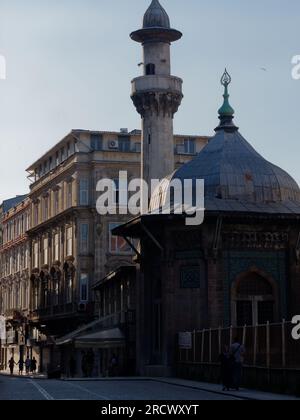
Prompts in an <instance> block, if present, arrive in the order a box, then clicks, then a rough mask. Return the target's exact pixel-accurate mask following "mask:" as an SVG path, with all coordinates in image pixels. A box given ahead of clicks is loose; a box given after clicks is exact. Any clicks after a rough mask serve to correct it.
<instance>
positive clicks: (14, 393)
mask: <svg viewBox="0 0 300 420" xmlns="http://www.w3.org/2000/svg"><path fill="white" fill-rule="evenodd" d="M0 400H17V401H20V400H21V401H25V400H27V401H28V400H29V401H36V400H52V401H53V400H71V401H72V400H84V401H86V400H95V401H110V400H111V401H113V400H125V401H130V400H148V401H156V400H157V401H174V400H175V401H176V400H183V401H189V400H193V401H195V400H201V401H205V400H235V398H233V397H229V396H223V395H219V394H214V393H210V392H204V391H200V390H194V389H190V388H186V387H183V386H179V385H170V384H165V383H159V382H152V381H117V380H116V381H84V382H79V381H72V382H70V381H49V380H32V379H27V378H26V379H25V378H24V379H19V378H10V377H4V376H1V377H0Z"/></svg>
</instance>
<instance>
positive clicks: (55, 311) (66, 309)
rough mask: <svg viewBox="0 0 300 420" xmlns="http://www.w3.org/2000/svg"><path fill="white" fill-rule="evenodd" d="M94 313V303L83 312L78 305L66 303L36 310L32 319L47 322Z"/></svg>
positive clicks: (88, 305) (89, 304)
mask: <svg viewBox="0 0 300 420" xmlns="http://www.w3.org/2000/svg"><path fill="white" fill-rule="evenodd" d="M93 311H94V304H93V303H88V304H87V305H86V308H85V310H82V308H80V307H79V305H78V304H77V303H65V304H60V305H53V306H48V307H46V308H39V309H36V310H34V311H33V312H32V314H31V319H32V320H36V321H37V320H43V321H46V320H49V319H56V318H69V317H70V316H80V315H81V316H82V315H83V316H85V315H86V316H90V315H93Z"/></svg>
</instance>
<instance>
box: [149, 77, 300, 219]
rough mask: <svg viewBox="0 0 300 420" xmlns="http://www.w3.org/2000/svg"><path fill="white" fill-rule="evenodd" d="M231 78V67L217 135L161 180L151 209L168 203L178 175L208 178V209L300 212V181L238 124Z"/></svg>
mask: <svg viewBox="0 0 300 420" xmlns="http://www.w3.org/2000/svg"><path fill="white" fill-rule="evenodd" d="M230 82H231V78H230V76H229V74H228V73H227V71H226V72H225V73H224V75H223V78H222V84H223V85H224V87H225V93H224V103H223V106H222V107H221V108H220V110H219V119H220V124H219V126H218V127H217V128H216V134H215V136H214V137H213V138H212V139H211V140H210V141H209V143H208V144H207V145H206V146H205V147H204V149H203V150H202V151H201V152H200V153H199V154H198V155H197V157H196V158H195V159H193V160H192V161H190V162H189V163H187V164H185V165H184V166H182V167H181V168H179V169H178V170H176V171H175V172H174V173H173V174H172V175H170V176H168V177H167V178H166V179H164V180H163V181H162V182H161V184H160V186H159V187H158V188H157V189H156V192H154V194H153V196H152V198H151V203H150V211H155V210H157V209H158V208H163V207H164V206H165V203H164V200H165V199H166V197H167V190H168V189H170V184H171V182H172V180H175V179H179V180H181V181H182V182H183V181H184V180H187V179H189V180H193V182H195V180H197V179H198V180H201V179H203V180H204V196H205V208H206V210H228V211H230V210H232V211H259V212H262V213H264V212H276V211H278V212H283V213H293V212H298V213H299V212H300V189H299V186H298V184H297V183H296V181H295V180H294V179H293V178H292V177H291V176H290V175H289V174H288V173H287V172H285V171H284V170H283V169H281V168H279V167H278V166H276V165H274V164H272V163H270V162H268V161H267V160H266V159H264V158H263V157H262V156H261V155H260V154H259V153H258V152H257V151H256V150H255V149H254V148H253V147H252V146H251V145H250V144H249V143H248V142H247V141H246V140H245V138H244V137H243V136H242V135H241V134H240V132H239V129H238V128H237V127H236V126H235V125H234V123H233V116H234V110H233V108H232V107H231V106H230V104H229V94H228V85H229V84H230ZM194 188H195V187H194V186H193V190H194ZM193 193H194V191H193ZM171 204H172V203H171Z"/></svg>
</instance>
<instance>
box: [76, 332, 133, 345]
mask: <svg viewBox="0 0 300 420" xmlns="http://www.w3.org/2000/svg"><path fill="white" fill-rule="evenodd" d="M124 346H125V336H124V334H123V333H122V331H121V330H120V328H113V329H110V330H103V331H98V332H95V333H93V334H87V335H82V336H81V337H77V338H76V339H75V347H76V348H108V347H114V348H115V347H124Z"/></svg>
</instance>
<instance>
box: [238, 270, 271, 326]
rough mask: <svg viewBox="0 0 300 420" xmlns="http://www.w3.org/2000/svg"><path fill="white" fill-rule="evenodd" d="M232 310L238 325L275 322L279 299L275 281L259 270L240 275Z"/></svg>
mask: <svg viewBox="0 0 300 420" xmlns="http://www.w3.org/2000/svg"><path fill="white" fill-rule="evenodd" d="M232 311H233V314H232V318H233V324H234V325H236V326H244V325H256V324H259V325H261V324H266V323H267V322H270V323H273V322H275V318H276V312H277V299H276V290H275V286H274V284H273V282H271V281H270V280H269V279H267V278H266V277H264V276H263V275H261V274H259V273H257V272H249V273H246V274H244V275H242V276H241V277H239V278H238V279H237V281H236V282H235V284H234V287H233V290H232Z"/></svg>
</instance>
